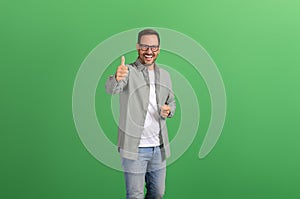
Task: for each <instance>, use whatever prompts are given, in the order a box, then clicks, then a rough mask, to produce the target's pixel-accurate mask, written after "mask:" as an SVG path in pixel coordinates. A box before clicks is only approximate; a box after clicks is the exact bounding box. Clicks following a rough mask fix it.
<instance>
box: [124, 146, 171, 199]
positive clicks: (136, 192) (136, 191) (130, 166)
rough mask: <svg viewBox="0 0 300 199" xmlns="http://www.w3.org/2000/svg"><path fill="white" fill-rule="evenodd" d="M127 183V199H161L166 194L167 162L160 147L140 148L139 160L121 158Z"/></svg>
mask: <svg viewBox="0 0 300 199" xmlns="http://www.w3.org/2000/svg"><path fill="white" fill-rule="evenodd" d="M121 160H122V166H123V169H124V176H125V183H126V199H143V198H144V187H145V183H146V190H147V192H146V196H145V199H161V198H162V197H163V195H164V192H165V178H166V160H163V158H162V154H161V149H160V147H159V146H158V147H140V148H139V156H138V159H137V160H130V159H126V158H121Z"/></svg>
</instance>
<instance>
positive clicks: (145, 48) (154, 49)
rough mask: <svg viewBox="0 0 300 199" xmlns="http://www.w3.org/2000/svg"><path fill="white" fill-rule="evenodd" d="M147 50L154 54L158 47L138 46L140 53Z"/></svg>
mask: <svg viewBox="0 0 300 199" xmlns="http://www.w3.org/2000/svg"><path fill="white" fill-rule="evenodd" d="M149 48H150V49H151V51H152V52H156V51H158V50H159V45H153V46H149V45H146V44H139V49H140V50H142V51H147V50H148V49H149Z"/></svg>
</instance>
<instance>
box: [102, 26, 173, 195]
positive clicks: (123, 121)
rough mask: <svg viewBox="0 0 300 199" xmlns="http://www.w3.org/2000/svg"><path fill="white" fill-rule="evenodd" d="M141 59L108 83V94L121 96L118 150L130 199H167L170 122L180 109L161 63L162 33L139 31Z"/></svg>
mask: <svg viewBox="0 0 300 199" xmlns="http://www.w3.org/2000/svg"><path fill="white" fill-rule="evenodd" d="M136 49H137V52H138V58H137V60H136V61H135V62H134V63H132V64H129V65H125V58H124V56H122V58H121V65H120V66H119V67H118V69H117V71H116V73H115V75H112V76H110V77H109V78H108V80H107V82H106V92H107V93H109V94H119V95H120V120H119V129H118V148H119V152H120V155H121V161H122V166H123V169H124V175H125V182H126V198H127V199H133V198H134V199H142V198H144V186H145V183H146V189H147V193H146V196H145V198H147V199H159V198H162V197H163V195H164V191H165V177H166V158H167V157H169V156H170V147H169V141H168V132H167V127H166V118H170V117H172V116H173V115H174V113H175V109H176V104H175V100H174V94H173V92H172V83H171V79H170V76H169V73H168V72H167V71H165V70H163V69H161V68H159V67H158V65H157V64H156V63H155V60H156V59H157V57H158V55H159V53H160V37H159V34H158V33H157V32H156V31H155V30H152V29H145V30H142V31H141V32H139V34H138V41H137V44H136Z"/></svg>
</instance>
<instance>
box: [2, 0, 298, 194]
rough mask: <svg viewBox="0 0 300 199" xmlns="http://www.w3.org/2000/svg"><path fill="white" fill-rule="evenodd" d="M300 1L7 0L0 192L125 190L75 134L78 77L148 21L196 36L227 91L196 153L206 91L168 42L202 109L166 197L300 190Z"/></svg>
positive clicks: (102, 99) (112, 129)
mask: <svg viewBox="0 0 300 199" xmlns="http://www.w3.org/2000/svg"><path fill="white" fill-rule="evenodd" d="M299 7H300V3H299V1H297V0H285V1H283V0H277V1H271V0H252V1H246V0H228V1H215V0H212V1H196V0H194V1H178V2H174V1H169V0H165V1H156V0H152V1H136V0H133V1H107V0H104V1H83V0H79V1H71V0H60V1H37V0H29V1H1V3H0V25H1V26H0V27H1V31H0V34H1V37H0V57H1V59H0V61H1V72H0V88H1V98H0V106H1V111H0V117H1V118H0V121H1V125H0V133H1V134H0V148H1V156H0V157H1V163H0V183H1V184H0V189H1V190H0V198H3V199H6V198H7V199H15V198H22V199H24V198H26V199H27V198H28V199H41V198H43V199H50V198H51V199H52V198H62V199H69V198H70V199H71V198H72V199H82V198H88V199H93V198H95V199H96V198H109V199H110V198H111V199H119V198H124V194H125V186H124V179H123V174H122V172H119V171H116V170H113V169H110V168H109V167H107V166H105V165H103V164H101V163H100V162H99V161H98V160H97V159H95V158H94V157H93V156H92V155H91V154H90V153H89V152H88V151H87V150H86V148H85V147H84V145H83V144H82V142H81V140H80V138H79V136H78V133H77V131H76V128H75V125H74V121H73V115H72V89H73V83H74V80H75V77H76V73H77V71H78V69H79V67H80V65H81V63H82V62H83V60H84V59H85V57H86V56H87V55H88V54H89V52H90V51H91V50H92V49H93V48H94V47H95V46H97V45H98V44H99V43H100V42H102V41H104V40H105V39H107V38H109V37H110V36H112V35H114V34H117V33H119V32H122V31H125V30H128V29H132V28H138V27H147V26H151V27H164V28H170V29H173V30H176V31H179V32H182V33H184V34H186V35H188V36H189V37H191V38H193V39H195V40H196V41H197V42H198V43H200V44H201V45H202V46H203V47H204V48H205V49H206V50H207V52H208V53H209V54H210V56H211V57H212V58H213V60H214V61H215V63H216V64H217V66H218V69H219V71H220V73H221V75H222V77H223V81H224V84H225V88H226V94H227V116H226V122H225V126H224V129H223V132H222V135H221V137H220V139H219V141H218V143H217V145H216V146H215V148H214V149H213V151H212V152H211V153H210V154H209V155H208V156H207V157H206V158H204V159H201V160H200V159H198V152H199V148H200V145H201V143H202V141H203V138H204V135H205V132H206V130H207V127H208V123H209V119H210V102H209V94H208V91H207V89H206V87H205V84H204V82H203V80H202V79H201V77H197V76H195V71H193V69H192V68H191V67H190V66H189V64H187V63H186V62H185V61H184V60H178V61H175V60H176V59H174V55H172V54H171V53H168V52H163V51H162V53H161V55H160V57H159V62H162V63H168V64H170V65H173V66H174V68H176V70H178V71H180V72H181V73H182V74H183V75H184V76H185V77H187V78H188V79H189V82H190V83H191V84H192V86H193V88H194V90H195V91H196V92H197V98H198V100H199V104H200V106H201V118H202V119H201V122H200V128H199V132H198V133H197V136H196V138H195V140H194V142H193V143H192V145H191V146H190V148H189V149H188V150H187V151H186V152H185V153H184V155H183V156H181V158H180V159H179V160H177V161H176V162H175V163H173V164H172V165H170V166H169V167H168V168H167V182H166V185H167V189H166V195H165V198H166V199H177V198H205V199H258V198H261V199H267V198H268V199H279V198H280V199H281V198H282V199H293V198H295V199H296V198H300V189H299V186H300V169H299V168H300V159H299V152H300V144H299V142H300V135H299V133H300V122H299V119H300V113H299V112H300V103H299V102H300V94H299V85H300V84H299V83H300V82H299V78H300V75H299V73H300V61H299V52H300V48H299V46H300V37H299V35H300V23H299V21H300V12H299ZM175 42H177V41H175ZM162 43H163V40H162ZM133 45H134V44H133ZM120 56H121V55H120ZM135 56H136V55H135V54H134V53H129V54H128V55H126V58H127V59H126V60H128V61H129V62H131V61H133V60H134V58H135ZM118 62H119V60H115V61H114V62H113V63H112V64H111V65H112V66H110V67H109V68H108V69H107V70H106V72H105V74H106V75H109V74H111V73H112V72H113V71H114V70H115V68H116V66H117V65H118ZM104 82H105V79H101V81H100V82H99V87H98V89H97V96H96V101H97V103H96V109H97V116H98V118H99V123H101V124H102V125H103V126H104V129H106V131H105V132H106V133H107V136H108V137H109V138H110V139H111V140H112V141H113V142H114V143H115V142H116V134H117V132H116V129H117V127H116V125H115V123H114V121H112V114H111V112H110V111H109V109H107V111H105V112H103V111H101V110H100V108H99V107H100V105H101V106H103V104H108V103H109V100H110V96H108V95H106V94H105V91H104V87H103V85H104ZM179 116H180V110H179V111H178V112H177V115H176V117H175V118H174V119H173V120H170V121H169V122H168V125H169V127H170V130H171V133H170V138H171V139H172V137H173V136H174V134H172V132H174V131H175V130H176V129H177V128H178V125H177V124H178V121H179V120H180V117H179Z"/></svg>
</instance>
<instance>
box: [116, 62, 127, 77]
mask: <svg viewBox="0 0 300 199" xmlns="http://www.w3.org/2000/svg"><path fill="white" fill-rule="evenodd" d="M127 75H128V67H127V66H125V57H124V56H122V58H121V65H120V66H119V67H118V69H117V72H116V75H115V77H116V80H117V81H120V80H124V79H125V78H126V76H127Z"/></svg>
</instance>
